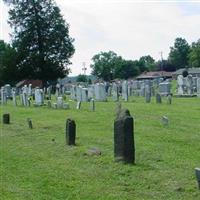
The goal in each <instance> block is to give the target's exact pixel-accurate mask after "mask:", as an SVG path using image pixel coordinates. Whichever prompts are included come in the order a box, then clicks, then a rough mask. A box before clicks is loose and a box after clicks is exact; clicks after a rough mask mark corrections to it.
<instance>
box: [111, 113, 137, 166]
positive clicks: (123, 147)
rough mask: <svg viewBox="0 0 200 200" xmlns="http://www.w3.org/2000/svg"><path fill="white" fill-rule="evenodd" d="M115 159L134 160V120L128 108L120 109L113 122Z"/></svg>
mask: <svg viewBox="0 0 200 200" xmlns="http://www.w3.org/2000/svg"><path fill="white" fill-rule="evenodd" d="M114 157H115V161H117V162H119V161H122V162H124V163H132V164H133V163H134V162H135V145H134V120H133V117H131V115H130V112H129V110H121V111H120V112H119V113H118V116H117V118H116V119H115V122H114Z"/></svg>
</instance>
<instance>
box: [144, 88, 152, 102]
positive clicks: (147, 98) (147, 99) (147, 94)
mask: <svg viewBox="0 0 200 200" xmlns="http://www.w3.org/2000/svg"><path fill="white" fill-rule="evenodd" d="M145 102H146V103H150V102H151V90H150V85H145Z"/></svg>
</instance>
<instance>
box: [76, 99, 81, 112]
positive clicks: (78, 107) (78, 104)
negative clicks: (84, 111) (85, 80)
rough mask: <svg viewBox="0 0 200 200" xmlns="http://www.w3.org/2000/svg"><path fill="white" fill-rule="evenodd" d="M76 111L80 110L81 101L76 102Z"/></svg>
mask: <svg viewBox="0 0 200 200" xmlns="http://www.w3.org/2000/svg"><path fill="white" fill-rule="evenodd" d="M76 109H77V110H80V109H81V101H78V102H77V105H76Z"/></svg>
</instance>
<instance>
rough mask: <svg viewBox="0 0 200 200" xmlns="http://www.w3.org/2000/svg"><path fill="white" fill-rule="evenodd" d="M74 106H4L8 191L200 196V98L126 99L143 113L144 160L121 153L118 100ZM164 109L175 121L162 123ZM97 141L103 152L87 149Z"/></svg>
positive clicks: (16, 196) (12, 199) (88, 199)
mask: <svg viewBox="0 0 200 200" xmlns="http://www.w3.org/2000/svg"><path fill="white" fill-rule="evenodd" d="M70 106H71V109H70V110H54V109H48V108H47V107H35V108H34V107H31V108H24V107H21V106H18V107H14V106H13V105H12V103H11V102H10V103H9V105H6V106H1V110H0V111H1V115H2V114H3V113H6V112H9V113H10V115H11V124H10V125H3V124H2V123H1V124H0V127H1V128H0V131H1V135H0V136H1V139H0V167H1V168H0V177H1V181H0V199H3V200H6V199H9V200H32V199H33V200H54V199H62V200H65V199H73V200H74V199H85V200H93V199H102V200H107V199H120V200H121V199H122V200H124V199H130V200H131V199H139V200H142V199H172V200H174V199H180V200H190V199H191V200H195V199H200V192H199V191H198V189H197V183H196V178H195V174H194V168H195V167H199V166H200V156H199V152H200V99H197V98H180V99H179V98H174V99H173V104H172V105H167V104H166V100H165V99H164V100H163V104H161V105H158V104H156V103H155V99H152V103H150V104H146V103H144V99H142V98H139V97H137V98H136V97H134V98H133V99H132V100H131V101H130V102H123V103H122V106H123V107H124V108H128V109H129V110H130V112H131V114H132V115H133V116H134V119H135V145H136V165H124V164H121V163H115V162H114V161H113V160H114V159H113V121H114V118H115V116H114V114H115V108H116V104H115V103H114V102H112V101H109V102H105V103H103V102H102V103H100V102H96V112H91V111H89V104H87V103H83V104H82V109H81V110H75V109H74V108H75V103H74V102H70ZM163 115H165V116H167V117H168V118H169V126H168V127H163V126H162V124H161V117H162V116H163ZM27 118H31V119H32V122H33V129H32V130H30V129H28V125H27V122H26V119H27ZM67 118H73V119H74V120H75V121H76V125H77V140H76V143H77V146H76V147H69V146H66V145H65V135H64V132H65V122H66V119H67ZM52 139H54V140H55V141H52ZM91 147H96V148H99V149H100V150H101V151H102V155H101V156H88V155H84V153H85V152H86V151H87V150H88V149H89V148H91Z"/></svg>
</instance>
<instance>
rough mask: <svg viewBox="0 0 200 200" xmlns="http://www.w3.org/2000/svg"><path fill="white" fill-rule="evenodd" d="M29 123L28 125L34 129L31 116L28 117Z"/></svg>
mask: <svg viewBox="0 0 200 200" xmlns="http://www.w3.org/2000/svg"><path fill="white" fill-rule="evenodd" d="M27 123H28V127H29V128H30V129H33V124H32V121H31V119H30V118H28V119H27Z"/></svg>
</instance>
